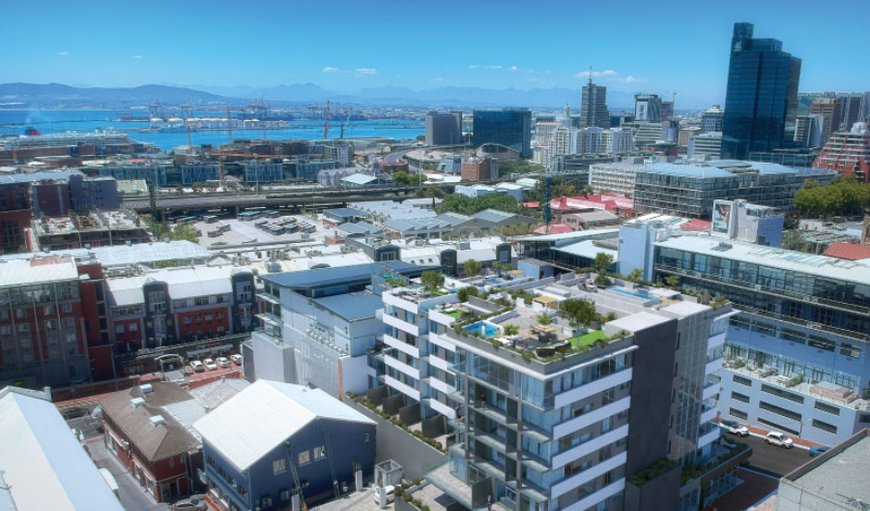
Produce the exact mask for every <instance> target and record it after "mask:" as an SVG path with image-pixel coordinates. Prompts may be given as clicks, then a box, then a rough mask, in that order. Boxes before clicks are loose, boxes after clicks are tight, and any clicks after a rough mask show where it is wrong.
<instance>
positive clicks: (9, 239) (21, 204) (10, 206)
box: [0, 176, 31, 253]
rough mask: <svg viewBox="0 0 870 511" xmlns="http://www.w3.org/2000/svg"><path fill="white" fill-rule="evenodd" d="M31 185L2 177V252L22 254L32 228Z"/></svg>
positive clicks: (0, 225)
mask: <svg viewBox="0 0 870 511" xmlns="http://www.w3.org/2000/svg"><path fill="white" fill-rule="evenodd" d="M29 192H30V184H29V183H23V182H20V181H18V180H16V179H14V178H12V177H9V176H3V177H0V252H2V253H10V252H13V253H14V252H20V251H21V250H22V249H23V248H25V247H26V244H27V242H26V230H27V229H29V228H30V215H31V213H30V193H29Z"/></svg>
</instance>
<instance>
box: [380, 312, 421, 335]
mask: <svg viewBox="0 0 870 511" xmlns="http://www.w3.org/2000/svg"><path fill="white" fill-rule="evenodd" d="M383 320H384V324H386V325H387V326H391V327H393V328H398V329H399V330H401V331H403V332H407V333H409V334H411V335H413V336H414V337H419V336H420V328H419V327H418V326H417V325H415V324H413V323H408V322H407V321H405V320H403V319H399V318H397V317H395V316H390V315H389V314H384V317H383Z"/></svg>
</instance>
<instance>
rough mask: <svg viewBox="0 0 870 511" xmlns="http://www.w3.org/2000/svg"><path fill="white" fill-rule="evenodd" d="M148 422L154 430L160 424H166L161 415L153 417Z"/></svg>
mask: <svg viewBox="0 0 870 511" xmlns="http://www.w3.org/2000/svg"><path fill="white" fill-rule="evenodd" d="M149 420H150V421H151V425H152V426H154V427H155V428H156V427H157V426H159V425H161V424H166V419H164V418H163V416H162V415H153V416H151V418H150V419H149Z"/></svg>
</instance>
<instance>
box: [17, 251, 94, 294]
mask: <svg viewBox="0 0 870 511" xmlns="http://www.w3.org/2000/svg"><path fill="white" fill-rule="evenodd" d="M78 278H79V272H78V270H77V269H76V263H75V261H74V260H73V258H71V257H59V256H46V257H40V258H36V259H31V260H24V259H19V260H5V261H0V287H12V286H24V285H31V284H42V283H47V282H59V281H64V280H76V279H78Z"/></svg>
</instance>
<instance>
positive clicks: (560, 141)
mask: <svg viewBox="0 0 870 511" xmlns="http://www.w3.org/2000/svg"><path fill="white" fill-rule="evenodd" d="M582 132H583V131H582V130H580V129H577V128H566V127H560V128H556V130H554V131H553V136H552V137H551V138H550V154H551V155H552V156H564V155H567V154H577V153H579V152H580V147H581V141H580V137H581V133H582Z"/></svg>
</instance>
